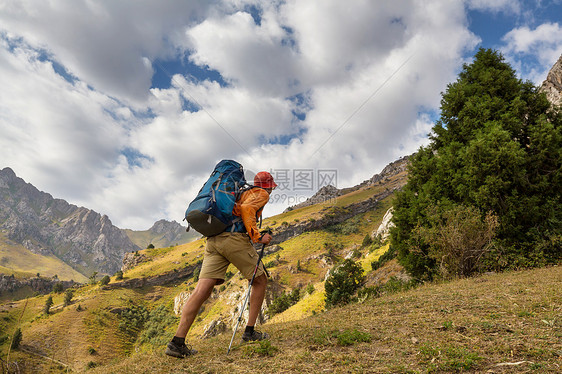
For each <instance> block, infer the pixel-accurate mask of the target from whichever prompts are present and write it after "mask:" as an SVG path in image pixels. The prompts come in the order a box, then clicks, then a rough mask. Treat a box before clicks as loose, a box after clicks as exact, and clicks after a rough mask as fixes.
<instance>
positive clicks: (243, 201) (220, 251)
mask: <svg viewBox="0 0 562 374" xmlns="http://www.w3.org/2000/svg"><path fill="white" fill-rule="evenodd" d="M254 186H256V187H257V188H252V189H249V190H247V191H245V192H243V193H242V195H241V196H240V199H239V200H238V202H237V203H236V205H235V206H234V210H233V213H234V215H235V216H238V217H240V218H241V219H239V220H236V221H235V222H234V223H233V224H232V225H231V226H229V227H228V228H227V229H226V230H225V231H224V232H223V233H221V234H219V235H216V236H212V237H209V238H207V247H206V248H205V255H204V258H203V264H202V266H201V272H200V273H199V281H198V282H197V286H195V290H194V291H193V293H192V294H191V296H190V297H189V299H188V300H187V302H186V303H185V305H184V306H183V309H182V314H181V319H180V323H179V326H178V329H177V331H176V335H175V336H174V338H173V339H172V341H171V342H170V343H168V346H167V348H166V354H167V355H169V356H174V357H178V358H184V357H186V356H190V355H193V354H195V353H197V351H196V350H194V349H192V348H191V347H190V346H188V345H187V344H186V342H185V337H186V335H187V332H188V331H189V329H190V327H191V325H192V324H193V321H194V320H195V317H196V316H197V313H198V312H199V309H200V308H201V306H202V305H203V303H204V302H205V301H206V300H207V299H208V298H209V296H211V293H212V292H213V287H214V286H216V285H220V284H222V283H224V278H225V275H226V269H227V268H228V265H230V264H231V263H232V264H234V266H236V267H237V268H238V270H240V272H241V273H242V275H243V276H244V277H245V278H246V279H248V280H251V278H252V275H253V273H254V269H255V267H256V263H257V261H258V254H257V252H256V250H255V249H254V247H253V246H252V244H251V242H253V243H261V244H265V245H267V244H269V242H270V241H271V239H272V237H271V235H269V234H265V235H260V232H259V230H258V227H257V219H258V217H259V216H260V215H261V212H262V210H263V207H264V206H265V204H267V202H268V201H269V195H270V194H271V191H273V190H274V189H275V187H277V184H275V181H274V180H273V177H272V176H271V174H269V173H268V172H266V171H262V172H259V173H258V174H257V175H256V176H255V178H254ZM266 286H267V277H266V275H265V272H264V268H263V264H259V267H258V270H257V272H256V276H255V278H254V283H253V284H252V290H251V294H250V313H249V315H248V324H247V326H246V330H245V331H244V335H243V336H242V340H244V341H254V340H263V339H267V338H268V337H269V336H268V335H267V334H266V333H263V332H260V331H257V330H255V329H254V325H255V324H256V320H257V318H258V314H259V312H260V310H261V305H262V303H263V299H264V296H265V288H266Z"/></svg>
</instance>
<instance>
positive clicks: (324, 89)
mask: <svg viewBox="0 0 562 374" xmlns="http://www.w3.org/2000/svg"><path fill="white" fill-rule="evenodd" d="M560 20H562V2H561V1H560V0H559V1H517V0H486V1H484V0H466V1H460V0H459V1H441V0H426V1H413V0H412V1H406V0H402V1H393V2H378V1H372V2H365V1H359V0H358V1H354V0H350V1H346V2H342V1H337V0H316V1H312V0H311V1H306V2H303V1H296V0H287V1H275V2H271V1H265V0H263V1H262V0H216V1H202V0H200V1H189V2H187V1H183V0H167V1H159V2H154V1H148V0H137V1H133V0H130V1H120V2H92V1H86V0H75V1H72V2H68V1H63V0H52V1H49V2H45V1H41V0H17V1H16V0H4V1H3V2H2V3H1V4H0V81H1V82H2V85H0V149H2V156H1V157H0V168H4V167H10V168H12V169H13V170H14V171H15V173H16V174H17V175H18V176H20V177H22V178H24V179H25V180H26V181H27V182H29V183H32V184H33V185H35V186H36V187H38V188H39V189H41V190H43V191H46V192H49V193H50V194H52V195H53V196H54V197H58V198H62V199H65V200H67V201H69V202H71V203H73V204H76V205H82V206H85V207H88V208H91V209H94V210H96V211H98V212H100V213H102V214H107V215H108V216H109V217H110V218H111V220H112V221H113V223H114V224H116V225H118V226H119V227H122V228H133V229H146V228H148V227H150V226H151V225H152V223H153V222H155V221H156V220H158V219H161V218H166V219H170V220H176V221H181V219H182V218H183V213H184V211H185V208H186V206H187V203H188V202H189V201H190V200H191V199H192V198H193V197H194V196H195V194H196V193H197V191H198V190H199V188H200V186H201V185H202V183H203V182H204V180H205V179H206V177H207V176H208V174H209V172H210V171H211V170H212V168H213V166H214V165H215V164H216V163H217V162H218V161H219V160H221V159H224V158H230V159H235V160H238V161H240V162H241V163H242V164H243V165H244V166H245V168H246V170H247V174H248V177H249V178H251V176H252V175H253V174H255V173H256V172H257V171H260V170H269V171H271V172H272V173H273V174H274V176H276V177H277V178H279V179H280V180H281V179H282V180H284V181H285V183H284V185H285V186H286V187H287V188H285V189H283V190H277V191H276V195H275V196H273V198H272V201H271V204H269V205H268V206H267V208H266V209H265V214H266V215H272V214H275V213H278V212H281V211H282V210H284V209H285V208H287V206H288V205H293V204H295V203H298V202H300V201H303V200H304V199H306V198H307V197H308V196H310V195H312V194H313V193H314V192H315V191H316V190H317V189H318V187H320V185H321V184H322V181H325V180H326V179H325V178H324V177H325V176H326V175H328V174H329V175H330V176H331V179H330V180H331V181H332V182H334V183H336V185H337V187H340V188H341V187H348V186H352V185H355V184H358V183H360V182H362V181H363V180H366V179H368V178H370V177H371V176H372V175H373V174H375V173H378V172H380V171H381V170H382V168H383V167H384V166H385V165H386V164H388V163H389V162H392V161H394V160H396V159H397V158H399V157H401V156H404V155H408V154H411V153H413V152H415V151H416V150H417V149H418V148H419V147H420V146H423V145H425V144H427V143H428V137H427V135H428V133H429V131H430V130H431V127H432V123H433V121H435V120H436V119H437V118H438V116H439V101H440V94H441V92H443V91H444V90H445V89H446V85H447V83H449V82H451V81H454V80H455V79H456V76H457V74H458V72H459V71H460V69H461V68H462V65H463V63H467V62H470V61H471V59H472V56H473V55H474V53H475V52H476V51H477V49H478V48H479V47H484V48H494V49H498V50H500V51H501V52H502V53H503V55H504V56H505V58H506V60H507V61H508V62H509V63H510V64H511V65H512V66H513V67H514V68H515V69H516V71H517V72H518V74H519V75H520V77H521V78H522V79H529V80H531V81H533V82H534V83H535V84H540V83H541V82H542V81H543V80H544V79H545V77H546V74H547V72H548V70H549V69H550V67H551V66H552V65H553V64H554V63H555V62H556V60H557V59H558V58H559V57H560V55H561V53H562V30H561V28H562V25H561V21H560ZM326 173H327V174H326ZM304 176H308V177H309V181H310V184H308V185H307V184H306V183H305V182H306V181H307V179H303V178H304ZM333 177H335V178H333ZM299 178H300V179H299ZM303 186H305V187H307V188H303Z"/></svg>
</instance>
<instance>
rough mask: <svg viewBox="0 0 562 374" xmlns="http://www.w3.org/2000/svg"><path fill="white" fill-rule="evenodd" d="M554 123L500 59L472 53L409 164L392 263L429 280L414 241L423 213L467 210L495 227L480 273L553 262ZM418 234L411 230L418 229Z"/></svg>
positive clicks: (560, 151)
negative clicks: (495, 222) (425, 140)
mask: <svg viewBox="0 0 562 374" xmlns="http://www.w3.org/2000/svg"><path fill="white" fill-rule="evenodd" d="M561 124H562V115H561V112H560V111H559V110H558V109H556V108H552V106H551V105H550V103H549V102H548V101H547V99H546V97H545V96H544V95H543V94H539V93H538V90H537V88H536V87H534V86H533V85H532V84H531V83H530V82H522V81H521V80H519V79H518V78H517V76H516V73H515V71H514V70H513V69H512V68H511V67H510V66H509V65H508V64H507V63H506V62H505V61H504V59H503V57H502V56H501V54H500V53H498V52H496V51H492V50H485V49H481V50H479V51H478V53H477V54H476V56H475V59H474V61H473V62H472V63H471V64H469V65H468V64H465V65H464V67H463V70H462V72H461V73H460V74H459V78H458V79H457V81H456V82H454V83H451V84H449V85H448V86H447V90H446V92H445V93H444V94H443V96H442V100H441V116H440V119H439V120H438V121H437V123H436V124H435V126H434V127H433V133H432V135H431V136H430V138H431V144H430V145H429V146H427V147H425V148H421V149H420V150H419V151H418V152H417V154H416V155H415V156H414V157H413V158H412V160H411V165H410V171H409V181H408V184H407V185H406V186H405V188H404V190H403V191H402V192H401V193H399V194H397V198H396V201H395V204H394V205H395V213H394V218H393V221H394V223H395V224H396V228H394V229H393V230H392V241H393V244H394V245H395V247H396V248H397V250H398V257H399V260H400V262H401V263H402V264H403V265H404V266H405V267H406V269H407V270H408V271H409V272H410V273H412V274H413V275H414V276H416V277H418V278H422V279H424V278H432V277H433V276H434V275H435V274H436V272H437V259H436V258H434V257H432V256H431V255H430V253H431V247H432V243H430V242H427V241H424V240H423V238H420V236H419V235H415V234H414V233H415V232H416V230H417V229H419V228H420V227H422V228H423V227H425V228H431V227H432V222H431V221H434V222H435V219H430V218H431V217H429V216H428V215H429V212H430V211H431V212H433V213H432V214H437V215H440V216H441V215H443V214H444V213H445V212H447V211H449V210H451V209H453V208H454V207H456V206H461V205H462V206H464V207H474V208H476V209H477V210H478V211H479V212H480V213H481V214H482V217H483V218H484V216H485V215H486V214H493V215H494V216H496V217H497V218H498V224H499V226H498V228H497V235H496V240H495V244H496V245H495V249H494V251H493V252H492V254H491V255H490V256H489V257H488V259H487V263H488V266H489V267H493V268H495V269H496V270H499V269H502V268H509V267H522V266H536V265H542V264H545V263H548V262H553V261H556V259H557V258H560V247H561V245H562V234H561V232H562V229H561V223H562V208H561V207H562V204H561V203H562V198H561V194H560V191H561V190H562V175H561V163H562V161H561V160H562V126H561ZM418 231H419V230H418Z"/></svg>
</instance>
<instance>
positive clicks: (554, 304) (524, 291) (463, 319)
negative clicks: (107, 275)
mask: <svg viewBox="0 0 562 374" xmlns="http://www.w3.org/2000/svg"><path fill="white" fill-rule="evenodd" d="M561 281H562V268H561V267H560V266H558V267H550V268H544V269H536V270H530V271H522V272H513V273H505V274H490V275H484V276H481V277H477V278H472V279H466V280H459V281H454V282H450V283H444V284H428V285H425V286H422V287H420V288H418V289H414V290H410V291H407V292H402V293H398V294H393V295H387V296H383V297H381V298H378V299H373V300H368V301H366V302H365V303H363V304H353V305H349V306H346V307H343V308H338V309H333V310H330V311H327V312H325V313H322V314H319V315H316V316H312V317H309V318H306V319H302V320H298V321H291V322H284V323H268V324H267V325H265V326H263V329H264V330H265V331H267V332H268V333H270V334H271V335H272V339H271V345H272V346H273V348H267V347H262V348H263V349H262V351H263V352H264V353H271V354H272V356H260V354H259V351H260V349H259V348H260V345H259V344H248V345H245V346H238V345H237V346H236V347H235V349H234V350H233V351H232V352H231V354H230V355H229V356H226V355H225V353H226V348H227V347H228V343H229V339H230V334H229V333H227V334H223V335H220V336H218V337H215V338H211V339H209V340H205V341H201V340H197V339H192V343H193V345H194V346H195V348H196V349H198V350H199V351H200V352H199V354H197V355H196V356H194V357H192V358H189V359H186V360H177V359H173V358H169V357H166V356H165V355H163V353H162V350H158V351H155V352H152V353H150V352H148V353H142V354H139V355H135V356H132V357H130V358H127V359H125V360H123V361H121V362H119V363H116V364H114V365H111V366H107V367H102V368H99V369H97V370H93V371H92V372H95V373H135V374H138V373H169V372H185V373H190V372H194V373H195V372H196V373H199V372H213V373H246V372H260V371H263V370H267V371H268V372H272V373H273V372H276V373H277V372H299V373H302V372H308V373H318V372H381V373H382V372H384V373H387V372H388V373H406V372H411V373H415V372H424V373H425V372H493V373H507V372H509V373H514V372H520V373H523V372H529V371H533V372H537V373H558V372H560V365H562V362H561V361H560V357H561V355H562V342H561V339H562V321H561V319H560V316H561V313H562V309H561V308H562V307H561V305H562V294H561V293H560V292H559V287H560V282H561ZM345 330H347V331H354V330H356V331H359V332H363V333H366V334H368V335H369V336H370V337H371V342H363V343H354V344H351V345H349V346H342V345H340V344H339V343H338V341H337V339H336V338H335V337H334V335H337V334H333V332H334V331H339V332H341V331H345ZM237 341H238V339H237ZM352 343H353V342H352ZM522 361H525V362H522ZM507 363H511V364H514V363H519V364H517V365H508V364H507Z"/></svg>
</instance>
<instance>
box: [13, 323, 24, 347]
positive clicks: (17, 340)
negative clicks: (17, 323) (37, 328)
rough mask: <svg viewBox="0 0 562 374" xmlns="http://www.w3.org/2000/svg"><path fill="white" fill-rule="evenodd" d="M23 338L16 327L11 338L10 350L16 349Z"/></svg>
mask: <svg viewBox="0 0 562 374" xmlns="http://www.w3.org/2000/svg"><path fill="white" fill-rule="evenodd" d="M22 338H23V335H22V333H21V329H20V328H19V327H18V328H17V329H16V331H15V332H14V336H13V338H12V345H11V348H12V349H18V348H19V346H20V343H21V340H22Z"/></svg>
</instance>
